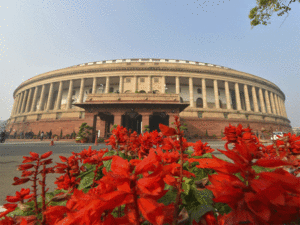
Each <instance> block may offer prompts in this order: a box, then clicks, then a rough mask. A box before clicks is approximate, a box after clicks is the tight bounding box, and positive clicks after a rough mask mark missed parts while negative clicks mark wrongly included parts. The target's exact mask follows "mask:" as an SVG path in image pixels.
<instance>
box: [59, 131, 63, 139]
mask: <svg viewBox="0 0 300 225" xmlns="http://www.w3.org/2000/svg"><path fill="white" fill-rule="evenodd" d="M59 138H60V139H62V138H63V132H62V129H61V130H60V135H59Z"/></svg>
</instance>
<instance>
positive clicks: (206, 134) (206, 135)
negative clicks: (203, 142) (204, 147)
mask: <svg viewBox="0 0 300 225" xmlns="http://www.w3.org/2000/svg"><path fill="white" fill-rule="evenodd" d="M205 137H208V132H207V129H206V130H205Z"/></svg>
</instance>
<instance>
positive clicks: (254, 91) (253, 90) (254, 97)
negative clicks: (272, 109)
mask: <svg viewBox="0 0 300 225" xmlns="http://www.w3.org/2000/svg"><path fill="white" fill-rule="evenodd" d="M252 98H253V105H254V112H259V110H258V103H257V96H256V90H255V87H254V86H252Z"/></svg>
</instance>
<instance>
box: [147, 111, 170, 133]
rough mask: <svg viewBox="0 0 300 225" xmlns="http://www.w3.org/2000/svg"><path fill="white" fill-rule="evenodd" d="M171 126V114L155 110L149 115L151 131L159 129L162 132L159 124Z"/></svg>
mask: <svg viewBox="0 0 300 225" xmlns="http://www.w3.org/2000/svg"><path fill="white" fill-rule="evenodd" d="M160 123H161V124H163V125H166V126H169V116H168V115H167V114H166V113H165V112H154V113H153V114H152V115H150V117H149V129H150V132H152V131H154V130H157V131H158V132H160V129H159V124H160Z"/></svg>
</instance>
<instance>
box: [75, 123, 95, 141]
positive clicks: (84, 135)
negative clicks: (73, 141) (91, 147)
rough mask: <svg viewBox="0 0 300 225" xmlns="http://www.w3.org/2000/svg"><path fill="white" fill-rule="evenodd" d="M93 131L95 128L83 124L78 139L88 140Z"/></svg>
mask: <svg viewBox="0 0 300 225" xmlns="http://www.w3.org/2000/svg"><path fill="white" fill-rule="evenodd" d="M92 129H93V127H91V126H89V125H87V123H82V124H81V126H80V127H79V132H78V137H80V138H81V139H83V138H88V136H89V135H91V132H90V131H91V130H92Z"/></svg>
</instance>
